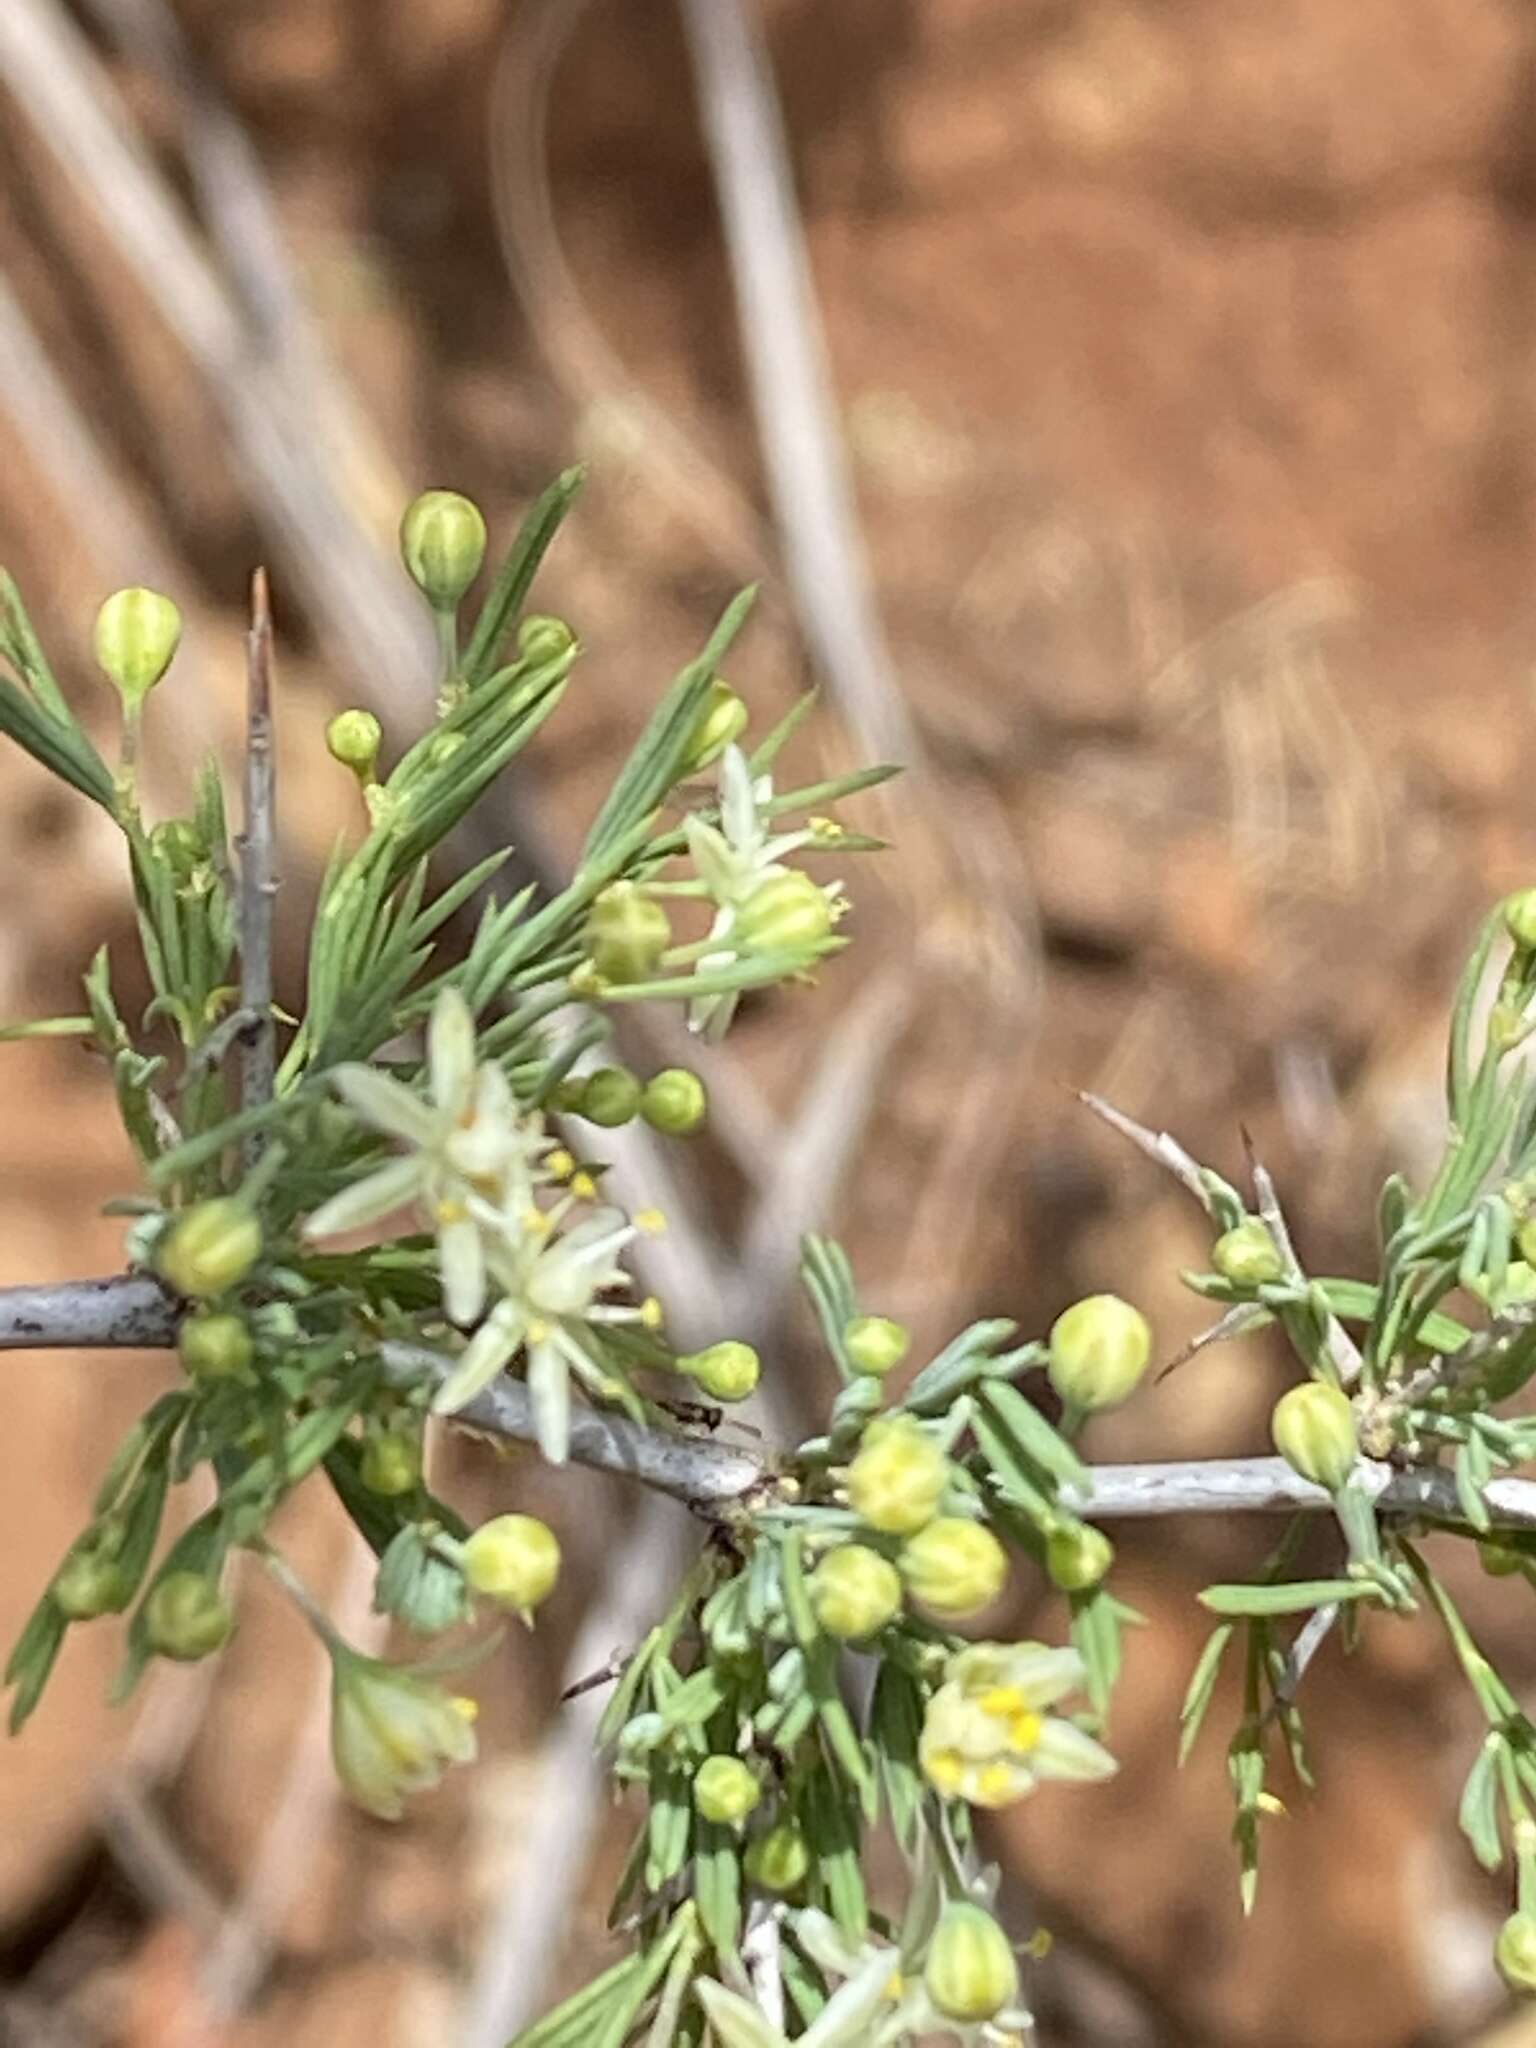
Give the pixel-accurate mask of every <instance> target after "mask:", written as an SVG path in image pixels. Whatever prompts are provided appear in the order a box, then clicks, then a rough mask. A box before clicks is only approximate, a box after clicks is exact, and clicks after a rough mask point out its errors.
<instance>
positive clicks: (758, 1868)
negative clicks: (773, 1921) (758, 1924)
mask: <svg viewBox="0 0 1536 2048" xmlns="http://www.w3.org/2000/svg"><path fill="white" fill-rule="evenodd" d="M742 1864H743V1867H744V1868H745V1870H746V1873H747V1876H748V1878H749V1879H750V1881H751V1882H752V1883H753V1884H755V1885H760V1886H761V1887H762V1889H763V1890H764V1891H765V1892H792V1891H793V1890H794V1888H795V1886H796V1885H797V1884H800V1883H801V1882H802V1881H803V1880H804V1877H805V1874H806V1872H807V1871H808V1870H809V1869H810V1867H811V1852H810V1849H809V1848H808V1847H807V1846H806V1840H805V1836H804V1835H803V1834H802V1833H801V1832H800V1829H799V1828H798V1827H797V1826H796V1824H795V1822H794V1821H792V1820H781V1821H776V1822H775V1823H774V1825H773V1826H772V1827H771V1828H770V1829H769V1830H768V1832H767V1834H765V1835H759V1836H758V1838H757V1840H756V1841H755V1842H753V1843H752V1844H751V1845H750V1846H749V1848H748V1850H747V1853H746V1855H745V1856H744V1857H743V1858H742Z"/></svg>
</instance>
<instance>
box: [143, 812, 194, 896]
mask: <svg viewBox="0 0 1536 2048" xmlns="http://www.w3.org/2000/svg"><path fill="white" fill-rule="evenodd" d="M149 844H150V849H151V851H152V852H154V853H155V854H157V855H158V856H159V858H160V859H161V860H163V861H164V862H165V864H166V866H167V867H168V868H169V869H170V871H171V873H172V874H173V875H174V876H175V877H176V879H177V880H178V881H181V882H184V881H186V880H188V879H189V877H190V876H191V875H192V874H193V872H194V871H195V870H196V869H198V868H200V867H201V866H202V865H203V863H204V862H205V861H206V860H207V858H208V848H207V847H206V845H205V844H204V843H203V835H202V834H201V832H199V831H198V829H197V827H196V826H195V825H194V824H193V823H192V821H191V819H190V818H164V819H162V820H161V822H160V823H159V824H158V825H156V826H155V828H154V830H153V831H152V832H151V833H150V835H149Z"/></svg>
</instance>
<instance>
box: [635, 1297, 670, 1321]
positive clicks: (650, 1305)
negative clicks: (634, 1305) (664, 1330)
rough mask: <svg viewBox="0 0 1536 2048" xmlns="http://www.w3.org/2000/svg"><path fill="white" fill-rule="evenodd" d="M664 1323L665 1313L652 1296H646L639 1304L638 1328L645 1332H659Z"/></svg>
mask: <svg viewBox="0 0 1536 2048" xmlns="http://www.w3.org/2000/svg"><path fill="white" fill-rule="evenodd" d="M665 1321H666V1312H665V1310H664V1309H663V1308H662V1305H661V1303H660V1302H659V1301H658V1300H657V1299H656V1297H655V1295H654V1294H648V1295H647V1296H646V1297H645V1299H644V1301H642V1302H641V1304H640V1326H641V1328H642V1329H645V1330H659V1329H660V1328H661V1327H662V1324H663V1323H664V1322H665Z"/></svg>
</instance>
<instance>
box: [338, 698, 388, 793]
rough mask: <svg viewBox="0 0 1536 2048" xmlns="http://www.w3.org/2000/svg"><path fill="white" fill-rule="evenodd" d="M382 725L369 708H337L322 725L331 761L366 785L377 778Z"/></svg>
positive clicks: (382, 735)
mask: <svg viewBox="0 0 1536 2048" xmlns="http://www.w3.org/2000/svg"><path fill="white" fill-rule="evenodd" d="M383 739H384V728H383V726H381V725H380V724H379V721H378V720H377V719H376V718H375V717H374V715H373V713H372V712H371V711H356V710H354V711H338V712H337V714H336V716H335V717H334V718H333V719H332V720H331V722H330V724H329V725H328V726H327V727H326V728H325V745H326V750H327V752H328V753H329V754H330V757H331V759H332V760H333V761H339V762H340V763H341V765H342V767H343V768H348V769H350V770H351V772H352V773H353V774H354V775H355V776H356V777H357V779H358V781H359V783H361V784H362V786H363V787H364V788H365V789H366V788H367V786H368V785H369V783H371V782H373V781H374V780H375V779H376V771H377V769H378V762H379V747H380V745H381V744H382V742H383Z"/></svg>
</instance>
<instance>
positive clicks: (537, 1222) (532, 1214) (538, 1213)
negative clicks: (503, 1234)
mask: <svg viewBox="0 0 1536 2048" xmlns="http://www.w3.org/2000/svg"><path fill="white" fill-rule="evenodd" d="M518 1220H519V1222H521V1224H522V1226H523V1228H524V1230H526V1231H527V1233H528V1235H529V1236H530V1237H548V1235H549V1233H550V1231H551V1230H552V1229H553V1228H554V1225H553V1224H552V1223H551V1222H550V1220H549V1218H548V1217H547V1216H546V1215H545V1214H544V1211H543V1210H542V1209H534V1208H527V1209H525V1210H524V1211H523V1213H522V1215H521V1217H520V1218H519V1219H518Z"/></svg>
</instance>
